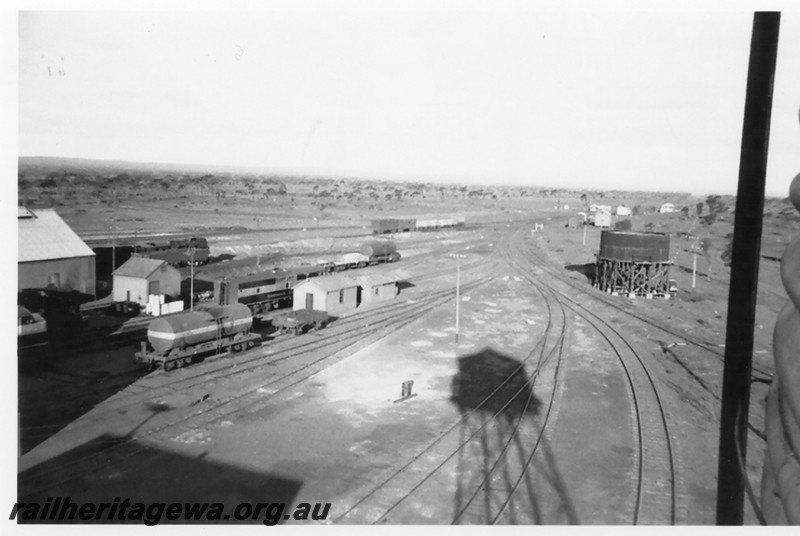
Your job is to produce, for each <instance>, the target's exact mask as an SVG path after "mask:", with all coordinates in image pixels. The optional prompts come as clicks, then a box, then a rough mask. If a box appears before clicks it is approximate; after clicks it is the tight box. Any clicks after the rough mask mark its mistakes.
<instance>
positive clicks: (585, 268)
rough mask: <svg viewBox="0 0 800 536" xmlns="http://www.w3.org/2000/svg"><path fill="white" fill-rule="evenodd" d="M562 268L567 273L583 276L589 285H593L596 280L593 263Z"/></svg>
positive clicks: (595, 268)
mask: <svg viewBox="0 0 800 536" xmlns="http://www.w3.org/2000/svg"><path fill="white" fill-rule="evenodd" d="M564 268H565V269H566V270H567V271H569V272H577V273H579V274H581V275H583V276H584V277H586V279H588V280H589V282H590V283H594V281H595V279H597V264H595V263H593V262H590V263H587V264H568V265H566V266H564Z"/></svg>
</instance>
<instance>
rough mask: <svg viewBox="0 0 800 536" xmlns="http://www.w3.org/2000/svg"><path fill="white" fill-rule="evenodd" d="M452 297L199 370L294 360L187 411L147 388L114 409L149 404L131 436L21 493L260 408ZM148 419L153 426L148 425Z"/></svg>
mask: <svg viewBox="0 0 800 536" xmlns="http://www.w3.org/2000/svg"><path fill="white" fill-rule="evenodd" d="M488 268H491V267H488ZM486 271H487V272H488V273H491V272H492V270H491V269H488V270H486ZM475 275H476V277H475V278H474V279H472V280H469V279H468V281H467V283H465V285H463V286H464V287H465V288H468V289H471V288H476V287H477V286H480V285H482V284H486V283H487V282H488V281H489V279H487V277H486V274H475ZM452 299H453V293H452V291H451V290H447V291H442V292H441V293H435V294H431V295H429V296H427V297H425V298H424V299H420V300H419V301H417V302H415V303H412V304H410V306H409V307H407V308H406V309H405V310H403V312H402V313H398V312H396V311H394V312H389V313H388V317H387V318H390V319H391V320H389V319H387V320H384V321H381V322H378V325H377V327H376V323H374V322H370V323H367V324H366V325H363V324H362V325H357V326H354V327H351V328H348V329H347V330H342V331H341V332H339V333H337V334H336V335H335V336H337V337H338V338H339V339H340V340H339V341H337V343H338V344H335V345H332V344H331V342H332V341H331V340H330V339H332V338H333V337H334V335H331V336H330V337H328V341H327V343H326V342H325V341H317V342H308V343H304V344H307V345H309V346H312V347H314V348H313V350H316V352H315V351H313V350H312V349H311V348H306V349H305V350H303V349H298V348H286V349H284V350H282V351H283V352H284V353H283V354H281V355H278V356H272V359H265V358H264V357H263V356H262V357H253V358H250V359H248V362H249V363H250V365H252V366H251V367H250V369H249V370H243V371H239V370H224V369H223V370H219V371H217V372H216V373H211V374H208V373H205V374H204V373H198V374H196V375H193V378H194V379H195V380H196V382H195V383H194V384H190V385H191V387H193V388H197V387H198V386H202V385H207V384H217V383H218V382H219V380H221V379H223V378H224V377H226V376H228V377H230V376H232V375H238V374H241V373H245V372H249V373H252V372H253V371H254V370H255V369H256V367H259V368H264V367H269V366H270V365H274V364H275V363H276V361H277V360H289V359H292V365H293V366H292V367H291V368H290V370H289V371H288V372H286V373H285V374H280V375H275V374H271V375H269V374H268V375H267V377H262V378H259V379H258V380H257V381H255V382H249V383H248V385H247V386H246V387H245V388H243V389H239V390H237V391H235V392H234V393H232V394H230V395H228V396H225V397H222V398H212V397H206V399H203V400H201V402H202V403H198V404H196V405H195V404H191V405H190V407H187V408H181V409H182V411H173V410H175V409H176V408H171V407H162V406H160V405H159V404H158V402H157V401H156V402H153V399H154V398H155V399H157V398H158V396H157V395H158V393H156V392H154V390H152V389H146V390H144V391H143V392H142V393H141V394H140V396H139V397H138V398H137V399H136V400H135V401H134V400H132V399H129V400H127V401H126V402H125V403H124V404H123V406H122V407H119V406H117V407H114V408H113V409H115V410H117V411H120V410H123V411H125V407H130V406H134V405H136V406H141V405H142V404H145V405H147V406H148V409H149V410H150V411H151V415H150V416H149V417H147V419H146V420H145V421H144V422H143V423H142V424H140V425H139V426H138V427H137V428H135V429H134V430H133V431H131V432H130V433H128V434H127V435H126V436H124V437H120V438H114V439H112V440H111V441H110V442H109V444H108V445H101V446H100V448H99V450H98V451H97V452H92V453H91V454H89V455H86V456H79V457H77V459H74V460H71V461H69V462H65V463H63V464H60V465H59V466H58V467H48V468H44V469H41V468H40V469H37V467H38V466H35V467H33V468H31V469H30V471H24V472H23V475H21V477H20V490H19V494H20V496H22V497H37V496H39V495H41V494H42V493H45V492H47V491H48V490H52V489H54V488H57V487H59V486H62V485H64V484H66V483H68V482H70V481H72V480H74V479H76V478H79V477H80V476H81V475H84V474H86V473H87V472H91V471H97V470H99V468H101V467H104V466H107V465H108V464H109V463H116V462H117V461H120V460H121V459H127V458H129V457H131V456H135V455H137V454H138V453H140V452H142V451H143V450H144V447H141V446H138V445H137V441H138V440H140V439H143V438H145V437H148V438H153V437H154V436H157V435H158V434H161V435H164V434H168V435H174V434H173V432H175V431H177V430H178V429H179V428H180V427H184V428H186V427H188V428H197V427H208V426H211V425H213V424H214V423H219V422H221V421H222V420H225V419H230V418H235V417H236V416H237V415H241V414H242V413H246V412H253V411H257V410H258V408H259V407H261V406H262V405H263V404H265V403H268V398H269V397H271V396H275V395H277V394H279V393H281V392H283V391H285V390H286V389H289V388H290V387H293V386H295V385H297V384H299V383H301V382H303V381H305V380H307V379H308V378H310V377H312V376H314V375H315V374H317V373H319V372H321V371H322V370H324V369H326V368H328V367H330V366H331V365H333V364H335V363H337V362H339V361H341V360H342V359H344V358H345V357H347V356H349V355H351V354H352V353H353V352H355V351H357V350H358V349H360V348H362V347H366V346H367V345H369V344H372V343H374V342H376V341H377V340H379V339H380V338H382V337H385V336H386V335H388V334H389V333H391V332H393V331H395V330H397V329H401V328H402V327H404V326H405V325H408V324H410V323H411V322H414V321H416V320H418V319H419V318H421V317H422V316H424V315H425V314H427V313H428V312H430V311H432V310H434V309H436V308H438V307H441V306H442V305H443V304H445V303H447V302H448V301H450V300H452ZM323 338H324V337H323ZM322 348H325V351H322ZM298 350H299V351H298ZM258 361H262V363H258ZM190 381H191V380H190ZM161 388H162V389H166V390H167V391H169V392H174V391H175V390H176V389H180V390H185V389H187V388H189V385H186V384H183V385H180V384H176V383H175V382H169V381H168V382H167V383H166V384H165V385H162V386H161ZM162 392H163V391H162ZM154 395H155V396H154ZM113 413H114V412H113V411H112V409H111V408H109V410H108V411H104V412H103V415H104V416H105V417H110V416H111V415H112V414H113ZM167 413H170V414H172V415H174V417H172V418H161V419H157V420H158V421H160V422H154V423H150V422H149V420H150V418H152V417H156V416H157V415H160V414H167ZM144 424H148V425H149V426H148V427H147V428H145V427H144ZM65 473H66V475H65ZM57 475H58V476H57Z"/></svg>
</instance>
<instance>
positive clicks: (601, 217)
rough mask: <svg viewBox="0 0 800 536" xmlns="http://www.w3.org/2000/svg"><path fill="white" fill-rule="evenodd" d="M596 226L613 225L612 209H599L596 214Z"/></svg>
mask: <svg viewBox="0 0 800 536" xmlns="http://www.w3.org/2000/svg"><path fill="white" fill-rule="evenodd" d="M594 226H595V227H611V211H605V210H601V211H600V210H599V211H597V213H596V214H595V215H594Z"/></svg>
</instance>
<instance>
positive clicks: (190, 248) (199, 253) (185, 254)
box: [132, 237, 209, 267]
mask: <svg viewBox="0 0 800 536" xmlns="http://www.w3.org/2000/svg"><path fill="white" fill-rule="evenodd" d="M192 252H193V253H192ZM132 253H133V254H134V255H138V256H140V257H147V258H149V259H159V260H163V261H167V263H169V264H171V265H172V266H177V267H180V266H189V264H194V265H195V266H201V265H203V264H207V263H208V255H209V247H208V241H207V240H206V239H205V238H202V237H192V238H189V239H176V240H170V241H169V242H158V243H156V242H140V243H138V244H135V245H134V246H133V252H132Z"/></svg>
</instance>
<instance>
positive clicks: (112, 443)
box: [17, 404, 310, 525]
mask: <svg viewBox="0 0 800 536" xmlns="http://www.w3.org/2000/svg"><path fill="white" fill-rule="evenodd" d="M151 409H152V411H153V413H152V415H151V417H149V418H152V416H153V415H155V414H156V413H162V412H167V411H171V410H172V408H170V407H169V406H158V405H156V404H153V405H152V407H151ZM149 418H148V420H149ZM145 422H146V421H145ZM142 424H144V423H142ZM140 427H141V425H140ZM130 437H131V436H130V435H128V436H123V437H118V436H111V435H103V436H100V437H98V438H96V439H94V440H92V441H90V442H88V443H85V444H83V445H80V446H78V447H76V448H74V449H72V450H70V451H68V452H66V453H64V454H62V455H59V456H57V457H55V458H52V459H50V460H48V461H46V462H44V463H42V464H39V465H37V466H35V467H33V468H31V469H29V470H26V471H24V472H21V473H19V474H18V478H17V482H18V497H19V498H18V502H25V503H31V502H38V503H40V504H41V505H45V504H46V502H47V500H48V497H50V498H54V497H55V498H61V499H60V500H61V504H60V505H59V506H60V507H59V508H58V512H56V508H52V510H53V514H52V517H53V519H50V518H49V517H50V516H47V518H46V519H45V520H44V521H42V520H35V519H26V517H28V518H29V517H30V515H27V516H26V512H25V511H21V512H20V513H19V515H18V522H19V523H31V524H34V523H85V524H99V523H106V524H107V523H114V524H138V525H141V524H143V523H144V522H145V521H149V522H151V523H152V521H154V520H157V521H158V523H159V524H165V523H169V524H186V523H192V524H213V523H226V524H234V523H235V524H262V523H265V524H277V523H283V522H285V521H286V519H288V518H287V517H286V516H287V514H293V513H294V507H295V503H294V501H295V499H296V498H297V494H298V492H299V491H300V488H301V487H302V482H300V481H298V480H296V479H293V478H291V477H288V476H284V475H281V474H277V473H272V472H259V471H254V470H249V469H245V468H242V467H237V466H234V465H231V464H228V463H224V462H220V461H216V460H211V459H209V458H208V457H207V454H208V452H207V451H204V450H203V449H202V447H199V446H198V445H192V446H191V447H194V448H191V447H184V449H185V450H194V451H199V452H198V453H197V454H194V455H189V454H183V453H179V452H177V450H178V449H179V448H180V447H181V445H180V444H179V443H176V444H175V445H176V447H175V449H171V450H166V449H162V448H160V447H158V446H155V445H154V444H151V443H144V442H142V441H140V440H130ZM263 460H265V461H268V460H269V453H268V452H264V453H263ZM66 498H68V499H69V501H70V502H71V503H74V504H76V505H78V506H80V505H81V504H85V503H93V504H95V505H98V504H100V503H109V507H108V508H106V509H105V510H104V512H103V513H102V514H101V515H100V517H99V519H94V518H90V519H86V518H83V519H81V516H80V515H79V514H78V513H77V512H76V513H74V514H73V515H72V519H70V517H69V514H70V511H71V510H78V508H77V507H75V508H72V509H70V508H69V507H67V506H65V504H66ZM126 500H127V501H128V508H126V511H125V512H124V513H123V512H122V503H123V502H125V501H126ZM114 502H116V503H118V505H119V506H118V507H117V508H116V509H115V515H113V516H111V517H110V518H109V517H108V513H109V512H110V508H111V506H110V505H111V504H113V503H114ZM134 503H142V504H143V505H144V508H143V509H141V511H140V512H139V515H138V516H137V515H136V512H135V510H136V508H135V507H134ZM155 503H165V504H169V503H180V504H181V505H186V504H187V503H198V504H200V505H202V504H208V507H207V508H206V509H204V510H203V513H202V514H200V515H199V517H197V518H195V519H185V518H184V517H183V516H181V517H179V518H177V519H169V517H168V516H167V513H166V512H167V511H166V510H165V509H163V508H162V509H161V511H159V507H158V506H157V505H156V506H152V505H153V504H155ZM213 503H219V505H220V506H217V507H214V506H213ZM242 503H248V504H249V507H247V506H243V507H240V508H238V509H237V506H238V505H240V504H242ZM258 503H269V504H270V505H274V504H275V503H281V504H284V505H285V508H282V509H281V508H279V507H278V506H269V507H267V506H265V507H262V508H261V509H259V511H258V512H256V511H255V508H256V505H257V504H258ZM214 511H216V513H217V514H219V516H218V517H219V519H216V516H215V515H214V513H213V512H214ZM237 511H238V513H239V514H242V515H244V514H245V513H247V512H248V511H249V512H250V514H249V515H247V519H237V517H238V516H237V515H236V514H235V512H237ZM62 512H63V514H64V517H63V518H62V519H60V520H59V519H57V517H58V515H59V514H61V513H62ZM121 513H122V515H123V517H122V518H121V517H120V514H121ZM28 514H30V512H28ZM225 515H227V516H228V517H227V518H226V517H225ZM309 519H310V518H309Z"/></svg>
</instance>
